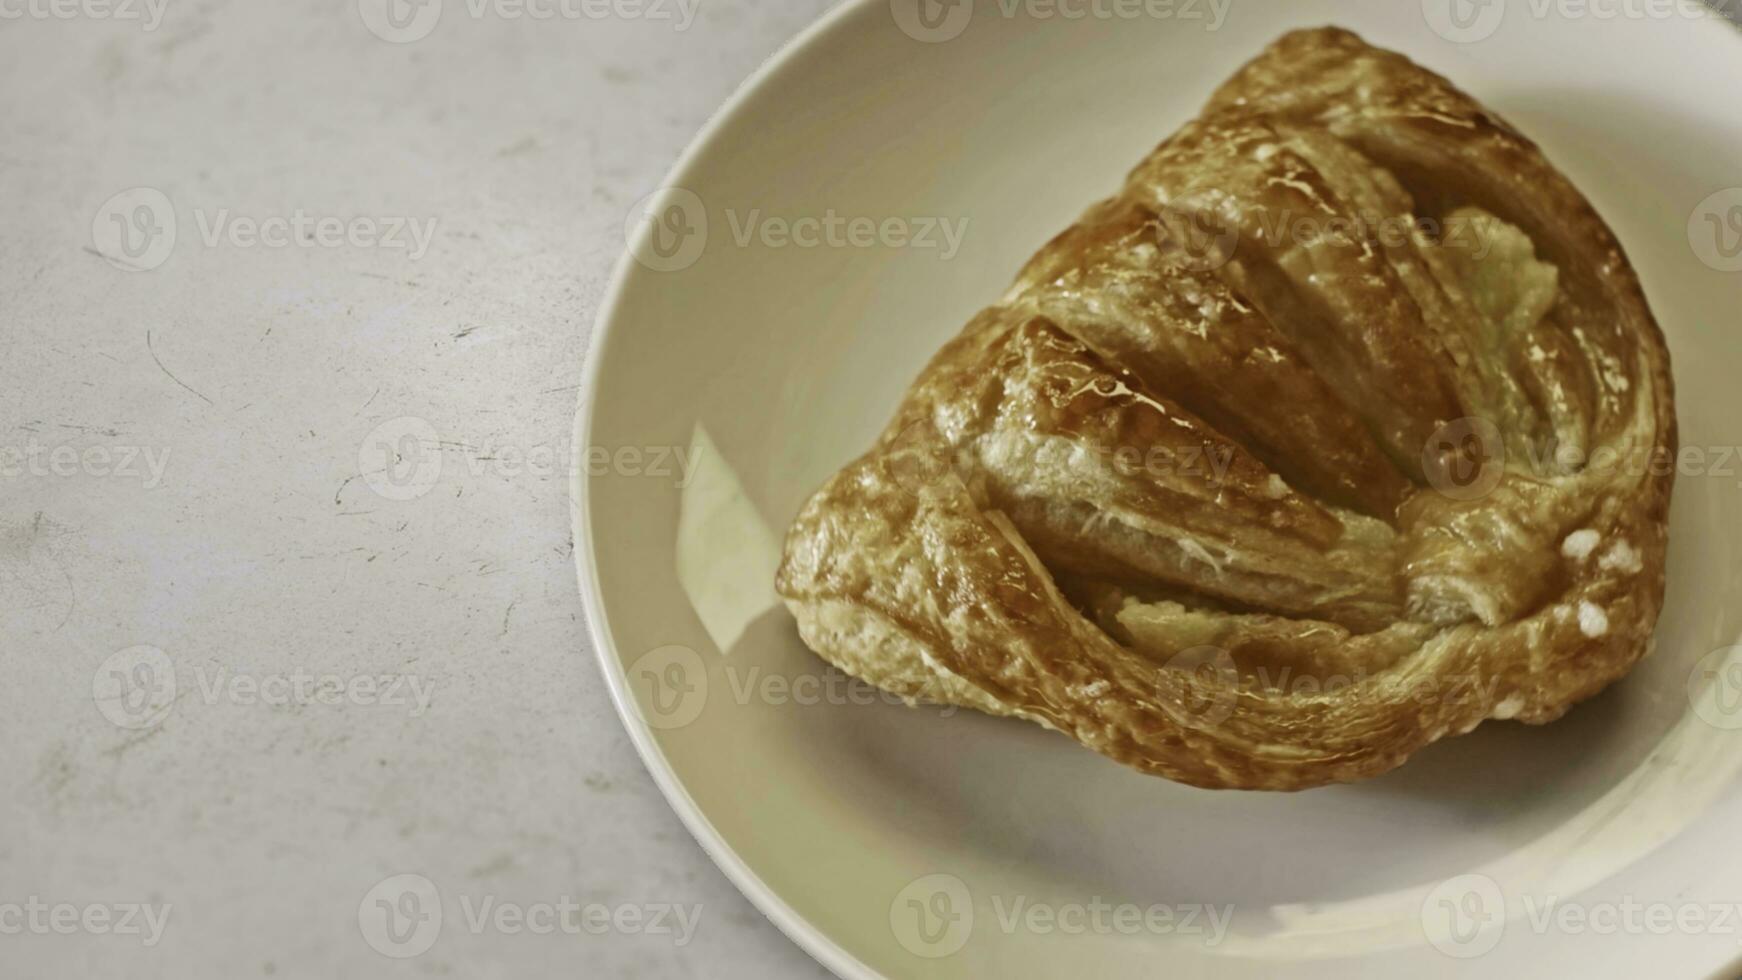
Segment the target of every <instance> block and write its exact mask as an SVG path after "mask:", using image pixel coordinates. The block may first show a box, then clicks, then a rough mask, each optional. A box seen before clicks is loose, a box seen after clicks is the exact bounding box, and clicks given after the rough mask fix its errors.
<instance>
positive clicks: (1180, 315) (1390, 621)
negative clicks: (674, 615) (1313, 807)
mask: <svg viewBox="0 0 1742 980" xmlns="http://www.w3.org/2000/svg"><path fill="white" fill-rule="evenodd" d="M1675 451H1676V433H1675V417H1674V410H1673V398H1672V388H1671V381H1670V375H1669V365H1668V355H1667V353H1666V351H1665V349H1664V343H1663V338H1662V335H1661V333H1660V332H1659V330H1658V327H1657V325H1656V323H1655V322H1654V321H1653V319H1652V315H1651V312H1650V310H1649V309H1648V307H1647V305H1646V301H1645V297H1644V295H1643V293H1642V292H1641V289H1640V285H1639V281H1638V279H1637V277H1636V276H1635V274H1634V271H1633V269H1632V267H1631V266H1630V265H1629V263H1628V261H1627V259H1626V257H1625V256H1624V255H1623V254H1622V250H1621V247H1620V245H1619V244H1618V243H1617V242H1616V240H1615V236H1614V235H1613V233H1611V231H1610V230H1609V228H1608V227H1607V226H1606V225H1605V224H1604V223H1603V221H1602V219H1601V218H1599V217H1598V216H1597V214H1596V212H1595V211H1593V210H1592V208H1591V205H1590V204H1589V203H1588V202H1587V201H1586V200H1585V198H1584V197H1583V196H1582V195H1581V194H1580V193H1579V191H1578V190H1577V189H1575V188H1574V187H1573V185H1572V184H1571V183H1569V182H1568V180H1567V179H1566V178H1565V177H1564V176H1562V175H1561V173H1560V172H1559V171H1557V170H1556V169H1555V168H1554V167H1553V166H1552V165H1551V164H1550V163H1549V162H1548V161H1547V160H1546V159H1545V158H1544V157H1543V155H1542V153H1541V152H1539V151H1538V149H1537V147H1536V146H1535V145H1534V144H1533V143H1531V142H1530V141H1529V140H1528V139H1526V138H1525V137H1523V136H1522V135H1520V134H1519V133H1518V132H1517V131H1515V130H1514V129H1512V127H1510V126H1509V125H1507V124H1506V123H1505V122H1503V121H1501V120H1500V119H1499V118H1497V117H1496V116H1494V115H1493V114H1492V113H1490V112H1488V111H1486V110H1485V109H1483V108H1482V107H1481V106H1480V105H1478V104H1477V103H1476V102H1475V101H1474V100H1472V99H1471V98H1470V97H1469V96H1467V95H1464V94H1463V93H1462V92H1460V91H1458V90H1457V89H1456V88H1454V87H1453V86H1452V85H1451V84H1450V83H1449V82H1447V81H1446V80H1445V79H1443V78H1441V77H1439V76H1438V75H1435V74H1433V73H1431V72H1429V71H1426V70H1424V69H1422V68H1420V67H1418V66H1416V65H1415V64H1413V63H1411V62H1410V61H1409V60H1408V59H1406V58H1404V57H1402V56H1400V55H1397V54H1394V53H1391V52H1388V51H1382V50H1379V49H1376V48H1373V47H1370V46H1368V45H1367V44H1366V43H1364V42H1363V41H1362V40H1361V39H1360V38H1359V37H1357V36H1355V35H1354V34H1351V33H1348V32H1346V31H1341V30H1333V29H1324V30H1313V31H1303V32H1298V33H1294V34H1290V35H1288V36H1286V37H1284V38H1283V39H1282V40H1280V41H1278V42H1277V43H1276V44H1275V45H1273V46H1272V47H1271V48H1269V49H1268V50H1267V51H1265V52H1264V53H1263V54H1262V55H1260V56H1259V57H1258V58H1257V60H1255V61H1253V62H1252V63H1251V64H1249V65H1247V66H1246V67H1245V68H1243V69H1241V70H1240V72H1239V73H1238V74H1237V75H1235V76H1234V78H1233V79H1232V80H1231V81H1229V82H1228V83H1227V84H1225V85H1224V86H1223V87H1222V88H1221V89H1220V90H1219V91H1217V92H1216V93H1215V95H1214V97H1213V98H1212V99H1211V100H1210V103H1209V105H1208V106H1207V107H1206V108H1205V110H1204V112H1203V113H1202V114H1201V115H1200V116H1199V117H1198V118H1197V119H1196V120H1194V121H1192V122H1190V123H1188V124H1187V125H1186V126H1185V128H1183V129H1182V130H1180V131H1179V132H1178V133H1177V134H1175V135H1174V136H1173V137H1171V138H1170V139H1168V140H1167V141H1166V142H1165V143H1163V144H1162V145H1161V146H1160V147H1159V148H1157V149H1156V150H1155V151H1154V152H1153V153H1151V154H1150V155H1149V157H1148V158H1147V159H1145V160H1144V161H1143V162H1142V163H1140V164H1139V165H1138V166H1137V168H1136V169H1135V170H1133V171H1132V172H1131V175H1130V177H1129V179H1128V180H1127V182H1126V183H1125V186H1124V187H1123V188H1122V189H1121V190H1120V191H1119V193H1118V194H1117V195H1116V196H1115V197H1112V198H1110V199H1108V200H1106V201H1103V202H1101V203H1100V204H1097V205H1095V206H1094V207H1092V208H1091V209H1090V210H1089V211H1088V213H1087V214H1085V215H1084V216H1083V218H1082V219H1081V220H1080V221H1078V222H1077V224H1076V225H1075V226H1073V227H1072V228H1070V229H1069V230H1067V231H1065V232H1064V233H1063V234H1062V235H1060V236H1058V237H1057V238H1055V239H1054V240H1053V241H1052V242H1050V243H1048V244H1047V245H1046V247H1044V248H1043V249H1041V251H1040V252H1039V254H1037V255H1036V256H1035V257H1034V258H1033V259H1032V260H1031V261H1030V262H1029V264H1028V266H1027V268H1025V269H1024V270H1023V271H1022V273H1021V275H1020V276H1019V277H1018V279H1017V281H1016V284H1015V285H1014V286H1013V287H1012V288H1011V290H1010V291H1009V293H1008V294H1007V295H1006V296H1005V298H1004V299H1003V301H1002V302H1000V303H998V304H997V305H995V306H992V307H990V308H988V309H987V310H985V311H984V312H982V313H980V314H979V315H978V316H977V317H975V319H974V320H973V322H971V323H970V324H968V326H967V328H966V329H965V330H964V331H963V332H962V333H961V334H960V335H959V336H957V337H956V338H955V339H954V340H952V341H950V342H949V343H948V344H947V345H946V346H945V347H944V348H943V350H942V351H940V352H939V353H938V354H937V356H936V357H935V358H934V359H933V360H932V362H931V363H930V365H929V366H928V367H927V368H926V369H925V372H924V373H923V374H922V375H921V376H920V378H919V379H918V381H916V382H915V383H914V385H913V387H912V389H911V390H910V391H909V392H908V395H907V398H906V400H905V401H904V402H903V403H902V405H901V407H900V409H899V411H898V413H897V415H896V417H895V420H894V421H893V422H892V423H891V424H890V426H889V427H888V429H887V430H886V431H885V432H884V434H883V435H882V437H881V438H880V439H879V440H878V442H877V444H876V446H875V447H873V448H872V449H871V451H870V452H869V453H867V454H866V455H864V456H863V457H861V458H859V459H858V460H856V461H855V462H853V463H852V464H851V465H849V466H848V467H847V468H846V469H844V470H842V471H841V472H840V473H839V474H837V475H836V476H835V477H834V478H833V479H832V480H830V481H829V482H828V484H827V485H825V486H824V487H823V488H822V489H821V490H820V491H818V492H817V494H816V495H815V496H814V497H812V498H811V500H810V501H809V502H808V503H807V504H806V505H805V507H804V509H803V511H802V513H800V514H799V516H798V518H797V520H796V522H795V523H794V524H793V527H792V530H791V532H790V534H789V536H788V538H787V541H786V550H785V560H784V562H783V564H782V566H781V569H780V573H779V580H778V583H777V584H778V588H779V590H780V593H781V595H782V596H784V597H785V599H786V601H787V603H788V605H789V607H790V608H791V610H792V612H793V613H794V615H795V616H796V617H797V619H798V626H799V631H800V633H801V635H802V636H803V638H804V640H805V642H806V643H807V644H809V645H810V646H811V648H813V649H814V650H816V651H817V652H818V653H819V654H821V655H822V656H823V657H825V658H826V659H828V660H829V661H831V662H832V663H834V664H836V665H838V666H839V667H840V668H842V669H843V670H846V671H847V672H849V673H851V674H854V675H856V676H858V677H861V678H863V679H865V680H867V681H870V682H871V683H874V684H876V685H878V686H880V687H882V688H884V689H886V690H889V691H892V692H895V693H897V694H899V695H901V696H903V697H904V698H907V699H909V700H910V701H912V702H915V703H917V702H922V701H932V702H947V703H951V704H959V705H963V706H967V707H972V708H976V709H979V710H981V711H985V712H989V713H992V714H998V715H1010V716H1015V717H1020V718H1024V719H1028V720H1030V721H1034V722H1038V723H1040V724H1043V725H1045V726H1048V727H1050V728H1054V729H1057V730H1058V731H1060V732H1063V733H1065V734H1067V735H1069V736H1071V737H1072V738H1075V739H1076V740H1077V741H1079V742H1081V743H1083V744H1084V745H1085V746H1087V747H1089V748H1092V749H1094V750H1096V751H1097V752H1100V753H1102V754H1104V755H1107V756H1109V757H1111V758H1113V759H1116V760H1118V761H1120V762H1123V763H1127V764H1129V765H1131V766H1134V767H1136V768H1138V769H1141V770H1143V771H1145V772H1149V773H1155V774H1158V775H1161V776H1165V777H1167V778H1169V779H1175V780H1179V781H1181V782H1185V783H1190V784H1193V785H1196V786H1204V787H1217V788H1223V787H1226V788H1246V789H1276V790H1293V789H1303V788H1307V787H1313V786H1320V785H1324V784H1328V783H1339V782H1348V781H1352V780H1357V779H1362V778H1366V777H1370V776H1374V775H1377V774H1379V773H1382V772H1385V771H1387V770H1389V769H1391V768H1393V767H1395V766H1397V765H1399V764H1401V763H1402V762H1403V761H1404V760H1406V759H1407V758H1408V757H1409V756H1410V754H1411V753H1413V752H1415V751H1416V750H1418V749H1420V748H1422V747H1423V746H1425V745H1428V744H1429V743H1432V742H1434V741H1435V740H1437V739H1439V738H1442V737H1444V736H1446V735H1454V734H1459V733H1463V732H1468V731H1470V730H1471V729H1473V728H1475V727H1476V726H1477V725H1478V724H1480V723H1481V722H1482V721H1484V720H1486V719H1490V718H1497V719H1517V720H1520V721H1525V722H1532V723H1543V722H1549V721H1553V720H1554V719H1556V718H1558V717H1560V716H1561V715H1563V714H1564V713H1565V712H1566V711H1567V710H1568V709H1569V708H1570V707H1571V706H1572V705H1573V704H1575V703H1576V702H1578V701H1580V700H1582V699H1585V698H1588V697H1590V696H1592V695H1594V694H1596V693H1597V692H1598V691H1600V690H1602V689H1603V688H1604V687H1605V686H1607V685H1608V684H1610V683H1611V682H1613V681H1615V680H1616V679H1617V678H1619V677H1621V676H1622V675H1623V674H1625V673H1626V672H1627V671H1628V670H1629V669H1630V668H1631V667H1632V666H1633V665H1634V663H1636V662H1637V661H1638V660H1639V658H1640V657H1641V656H1643V655H1644V654H1645V653H1646V651H1647V649H1648V647H1649V644H1650V641H1651V635H1652V629H1653V626H1654V624H1655V622H1656V619H1657V616H1658V612H1659V609H1660V608H1661V605H1662V599H1663V579H1664V572H1663V569H1664V552H1665V545H1666V536H1667V535H1666V524H1667V517H1668V509H1669V499H1670V491H1671V486H1672V482H1673V471H1674V466H1673V461H1674V454H1675Z"/></svg>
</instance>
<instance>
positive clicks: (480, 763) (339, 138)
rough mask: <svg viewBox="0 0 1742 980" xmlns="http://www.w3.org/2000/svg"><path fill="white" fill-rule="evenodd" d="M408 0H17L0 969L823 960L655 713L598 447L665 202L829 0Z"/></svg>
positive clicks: (454, 967) (185, 976) (2, 470)
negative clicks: (670, 784) (625, 596)
mask: <svg viewBox="0 0 1742 980" xmlns="http://www.w3.org/2000/svg"><path fill="white" fill-rule="evenodd" d="M385 2H386V0H363V3H362V6H359V0H296V2H282V3H269V2H248V0H149V2H148V0H6V2H5V3H4V4H3V5H0V12H3V13H5V14H6V15H7V16H6V17H5V18H4V19H0V82H3V84H0V209H3V214H4V217H3V220H0V656H3V657H4V659H5V664H6V669H7V673H8V683H7V684H6V685H5V686H4V688H0V741H3V742H4V744H5V746H6V751H5V752H4V753H3V754H0V803H3V805H0V933H3V934H0V975H4V976H6V977H8V978H19V980H25V978H53V980H59V978H73V977H79V978H85V977H103V976H127V977H152V978H155V977H173V978H177V980H203V978H224V980H236V978H246V977H272V976H278V977H311V978H352V977H355V978H370V980H374V978H382V977H396V976H404V977H410V976H451V977H465V978H468V980H471V978H490V977H517V978H518V977H555V976H571V977H602V976H613V977H615V976H622V977H633V976H659V977H686V976H697V977H701V976H707V977H734V976H742V977H758V978H761V977H771V976H772V977H814V976H820V975H823V971H822V970H821V968H820V967H818V966H817V965H815V964H814V963H813V962H812V961H811V960H810V959H809V958H808V957H807V956H806V955H805V954H804V953H803V952H802V951H800V950H799V949H798V948H797V947H796V946H794V945H793V944H791V943H790V942H788V941H787V940H786V939H784V938H783V937H782V936H781V935H780V934H779V933H778V932H777V931H776V930H775V929H774V927H773V926H771V925H770V924H769V923H768V922H767V921H766V920H765V919H764V918H763V917H762V916H761V915H760V914H758V913H757V912H756V911H755V910H754V909H753V908H752V907H751V906H750V904H749V903H748V902H746V901H745V900H744V899H743V898H742V897H741V896H739V894H738V893H737V892H736V891H735V890H734V889H733V887H732V886H731V885H730V884H729V883H728V882H727V881H726V879H725V878H724V877H723V876H722V875H721V874H720V873H719V872H718V871H717V870H716V869H715V868H714V866H713V864H712V863H711V862H710V861H709V860H708V858H707V857H706V855H704V854H703V853H702V851H701V849H700V848H699V847H698V846H697V845H696V844H695V843H694V841H693V840H692V839H691V838H690V836H689V834H688V833H686V832H685V830H684V829H683V827H682V826H681V825H680V824H679V822H678V819H677V817H676V816H675V815H674V814H673V813H672V812H671V810H670V809H669V808H668V807H667V805H666V803H665V801H664V800H663V799H662V798H661V796H660V794H659V792H658V791H657V790H656V789H655V787H654V785H653V782H652V780H651V779H650V778H649V777H648V775H647V773H646V771H645V770H644V769H643V767H642V765H641V762H640V760H639V759H638V758H637V757H636V755H635V752H634V750H633V749H632V748H631V746H630V744H629V741H628V739H627V737H626V736H625V734H624V732H623V730H622V727H621V725H620V724H619V722H618V720H617V717H616V715H615V713H614V712H613V710H612V707H611V704H610V701H609V698H608V696H607V694H606V690H605V687H604V684H603V681H602V679H601V677H600V675H599V671H598V668H597V666H596V665H595V662H594V658H593V651H592V649H591V642H590V640H589V639H588V637H587V631H586V627H585V623H584V622H583V619H582V612H581V604H580V600H579V597H578V594H577V590H576V587H575V571H574V568H573V554H572V545H571V542H570V534H569V506H568V486H567V481H566V478H565V476H564V472H565V471H566V468H567V462H568V457H569V455H570V447H569V440H570V433H571V426H572V420H573V417H574V412H575V405H576V398H577V394H578V382H579V380H580V373H581V361H582V357H583V354H584V352H585V351H586V348H587V343H588V334H589V332H590V330H591V326H592V321H593V316H594V312H595V308H596V306H597V304H598V302H599V299H600V296H601V294H602V292H603V290H604V287H605V283H606V280H607V277H608V275H609V273H610V270H611V267H612V265H613V263H614V261H615V259H616V256H617V254H618V253H619V251H620V250H621V247H622V241H623V226H624V221H625V217H626V214H627V213H628V211H629V208H630V205H631V203H632V202H634V201H636V200H637V199H638V198H640V197H642V196H643V195H644V194H646V193H648V192H649V191H650V190H652V189H653V188H654V187H656V186H657V185H658V184H659V182H660V181H661V180H662V178H663V176H664V174H665V172H666V171H667V169H668V168H669V167H670V165H671V163H672V162H673V161H674V160H675V159H676V157H677V155H678V154H679V152H680V151H681V150H682V148H683V147H684V146H685V145H686V144H687V143H688V142H689V141H690V139H691V138H692V137H693V136H694V134H695V133H696V132H697V130H698V129H699V128H700V127H701V125H702V124H703V122H704V121H705V120H706V119H707V118H708V116H709V115H710V114H711V113H712V112H713V111H714V110H715V109H716V108H717V107H718V106H719V105H720V104H721V103H722V102H723V101H724V100H725V99H726V97H727V96H728V95H729V94H730V92H731V91H732V90H733V88H734V87H735V86H736V85H737V84H738V83H739V82H740V81H741V80H742V79H744V78H745V77H746V76H747V75H749V74H750V73H751V72H752V71H753V70H754V69H755V68H756V66H757V65H758V64H759V63H760V62H761V61H762V60H763V59H764V58H766V57H768V56H769V55H770V54H772V53H773V52H774V51H776V50H777V49H778V48H779V47H780V45H781V44H782V43H783V42H784V41H785V40H786V39H788V38H789V37H791V36H792V35H794V34H795V33H797V32H798V31H799V30H800V29H801V28H803V27H804V26H805V25H806V24H807V23H809V22H811V21H812V20H814V19H815V18H816V17H818V16H819V15H820V14H821V13H822V12H823V11H824V9H825V8H826V7H827V6H828V4H827V3H825V2H824V0H780V2H778V3H770V2H764V0H702V2H701V3H700V5H699V7H698V6H697V4H696V2H695V0H682V2H681V3H680V2H679V0H657V2H654V3H651V4H645V5H644V4H637V3H630V4H626V5H621V6H615V7H613V5H612V4H609V3H606V4H600V3H597V2H596V0H586V2H582V0H568V4H567V8H566V9H567V10H568V11H569V12H570V13H572V14H573V16H562V15H560V14H561V11H562V10H563V9H564V8H562V7H560V6H559V4H560V3H561V0H549V2H548V3H546V2H541V0H534V4H533V6H535V7H537V8H538V9H556V10H558V11H559V16H558V17H556V18H552V19H545V20H535V19H532V18H530V17H529V16H526V15H524V14H523V15H521V16H515V14H516V12H517V11H521V10H523V9H528V8H524V7H523V6H522V5H520V4H519V3H517V2H515V0H503V2H500V3H498V2H495V0H489V2H485V0H447V3H446V10H445V11H442V14H441V16H440V19H439V21H437V22H434V23H433V24H432V23H429V22H427V21H423V20H419V19H418V18H420V17H426V16H427V15H428V10H429V9H431V8H429V7H424V8H422V12H419V8H416V7H412V6H409V5H407V6H405V7H403V8H402V10H403V11H405V12H407V13H408V14H409V15H410V19H409V20H408V19H405V18H400V19H399V20H398V21H397V23H398V25H399V26H395V22H394V21H389V20H387V19H385V16H384V15H385V11H384V9H383V7H384V5H385ZM613 11H615V12H613ZM624 11H628V12H629V15H625V14H624ZM637 11H638V13H637ZM600 12H603V13H604V16H603V17H595V16H594V15H595V14H598V13H600ZM14 15H16V16H14ZM371 28H373V30H372V29H371ZM426 28H428V30H427V36H423V37H420V38H417V39H412V38H411V37H410V35H415V34H418V33H423V32H425V29H426ZM377 32H379V33H382V34H386V35H389V36H391V37H394V40H386V39H383V38H382V37H380V36H377ZM171 223H173V229H172V228H171V227H170V225H171ZM110 259H113V260H114V261H113V262H111V261H110ZM123 267H126V268H123ZM430 432H433V433H434V434H435V436H436V442H437V445H438V448H437V450H435V451H433V452H430V451H426V449H425V448H424V447H425V442H424V441H422V438H421V437H422V435H423V434H427V433H430ZM402 453H403V454H402ZM396 454H399V455H396ZM406 454H408V455H409V460H408V458H407V455H406ZM437 466H439V469H431V468H430V467H437ZM424 491H427V492H424ZM404 874H412V875H418V876H422V878H425V879H427V880H428V882H429V883H430V885H431V886H433V887H434V888H435V889H437V890H438V893H439V894H440V896H441V898H442V900H443V909H444V912H445V915H444V918H443V921H442V923H441V926H442V928H441V929H440V931H439V934H437V935H436V936H435V937H433V944H425V943H424V942H423V939H425V938H431V937H429V936H428V935H427V933H424V934H419V933H417V932H416V929H415V928H414V926H416V927H418V928H424V926H421V925H419V924H420V923H427V921H428V917H427V915H423V916H422V917H421V918H420V917H418V913H420V912H427V910H426V909H420V908H419V907H418V906H417V905H416V904H415V903H416V902H417V900H418V899H417V896H418V894H419V892H418V888H420V887H422V886H421V884H418V883H417V881H416V879H402V878H396V877H395V876H399V875H404ZM408 881H410V882H412V884H413V886H414V887H410V888H407V887H404V886H405V885H406V883H407V882H408ZM383 882H386V884H385V885H383V884H382V883H383ZM408 895H409V896H410V898H407V896H408ZM381 901H386V902H387V903H388V904H389V905H390V906H392V907H393V909H394V910H395V911H396V912H400V913H404V914H406V915H409V916H412V918H410V919H404V920H400V921H402V923H404V924H403V925H402V928H401V929H399V930H398V931H397V932H396V933H395V934H391V935H389V934H385V933H386V931H387V927H386V925H385V923H386V919H384V918H383V916H384V914H385V913H384V911H383V907H382V906H380V905H378V904H377V903H378V902H381ZM408 903H409V904H408ZM695 906H700V907H701V908H700V913H699V919H698V918H696V917H695V912H696V910H695ZM62 933H65V934H62ZM539 933H544V934H539ZM422 945H428V949H427V951H424V952H422V953H420V954H419V955H415V956H410V957H408V958H404V959H399V960H395V959H392V958H389V957H388V956H385V955H383V954H382V953H381V952H378V951H377V949H376V948H372V947H385V948H386V949H387V950H388V951H389V952H393V953H396V954H402V953H406V952H410V951H414V950H415V949H417V948H418V947H419V946H422Z"/></svg>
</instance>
